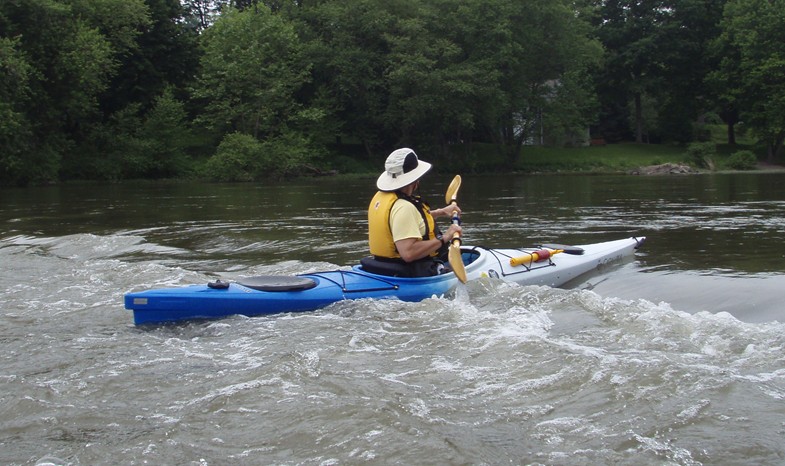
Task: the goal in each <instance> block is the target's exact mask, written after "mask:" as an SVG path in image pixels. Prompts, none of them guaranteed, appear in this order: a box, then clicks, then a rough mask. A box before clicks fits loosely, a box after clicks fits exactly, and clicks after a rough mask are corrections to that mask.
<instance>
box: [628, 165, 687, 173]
mask: <svg viewBox="0 0 785 466" xmlns="http://www.w3.org/2000/svg"><path fill="white" fill-rule="evenodd" d="M692 173H698V171H697V170H695V169H694V168H692V167H690V166H689V165H685V164H682V163H663V164H660V165H649V166H648V167H639V168H636V169H634V170H632V171H630V174H631V175H689V174H692Z"/></svg>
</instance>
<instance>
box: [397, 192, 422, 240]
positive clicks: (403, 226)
mask: <svg viewBox="0 0 785 466" xmlns="http://www.w3.org/2000/svg"><path fill="white" fill-rule="evenodd" d="M390 225H391V226H392V237H393V241H399V240H402V239H406V238H419V239H422V237H423V235H424V234H425V221H424V220H423V218H422V215H420V212H419V211H417V207H415V206H414V204H412V203H411V202H409V201H406V200H404V199H398V200H397V201H395V203H394V204H393V206H392V209H391V210H390Z"/></svg>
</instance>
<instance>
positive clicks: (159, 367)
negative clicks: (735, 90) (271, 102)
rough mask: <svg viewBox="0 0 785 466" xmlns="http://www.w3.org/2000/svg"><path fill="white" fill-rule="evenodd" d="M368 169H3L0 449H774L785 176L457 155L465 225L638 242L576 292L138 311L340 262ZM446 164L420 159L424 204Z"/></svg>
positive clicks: (152, 452) (573, 459)
mask: <svg viewBox="0 0 785 466" xmlns="http://www.w3.org/2000/svg"><path fill="white" fill-rule="evenodd" d="M373 181H374V180H373V179H362V180H348V181H347V180H334V179H318V180H306V181H300V182H295V183H287V184H286V185H281V186H265V185H261V184H233V185H225V184H196V183H138V184H134V183H125V184H117V185H86V186H84V185H80V186H74V185H67V186H59V187H58V186H56V187H44V188H29V189H2V190H0V196H2V199H1V200H0V263H1V264H2V268H1V269H0V309H2V311H1V312H0V329H1V330H0V361H1V362H0V399H1V400H2V404H0V406H1V407H0V409H2V416H0V464H11V465H17V464H19V465H22V464H36V463H39V464H61V465H65V464H178V465H181V464H199V465H224V464H291V465H294V464H298V465H299V464H302V465H332V464H548V465H585V464H620V465H661V464H675V465H698V464H722V465H737V464H738V465H741V464H745V465H746V464H759V465H768V464H771V465H774V464H783V462H785V403H783V398H785V350H784V348H785V323H783V322H785V305H783V298H785V291H783V290H785V278H783V277H785V274H784V273H783V272H785V260H784V258H785V175H782V174H727V175H696V176H685V177H633V176H528V177H512V176H510V177H502V176H499V177H481V176H464V178H463V185H462V186H461V189H460V191H459V196H458V197H459V201H461V205H462V208H463V210H464V227H465V243H468V244H479V245H485V246H499V247H503V246H525V245H531V244H536V243H543V242H560V243H566V244H583V243H591V242H597V241H604V240H611V239H617V238H622V237H627V236H646V237H647V238H648V239H647V241H646V244H645V245H644V247H643V248H642V249H641V251H640V252H639V253H638V254H637V255H636V258H635V260H633V261H629V262H627V263H624V264H621V265H619V266H617V267H615V268H614V269H611V270H605V271H604V272H605V273H603V274H601V275H600V274H596V275H593V276H588V277H585V278H584V279H583V280H580V281H579V282H575V283H572V284H570V286H569V287H568V288H567V289H551V288H545V287H519V286H511V285H505V284H502V283H499V282H494V281H482V282H472V283H469V284H468V285H467V286H465V287H461V288H459V289H458V290H457V291H456V292H455V293H454V294H453V295H450V296H447V297H441V298H433V299H428V300H425V301H423V302H420V303H402V302H395V301H368V300H360V301H353V302H342V303H337V304H335V305H333V306H331V307H328V308H326V309H323V310H320V311H317V312H310V313H301V314H284V315H277V316H268V317H258V318H244V317H232V318H227V319H223V320H219V321H209V322H191V323H186V324H182V325H169V326H158V327H135V326H134V325H133V324H132V317H131V315H130V313H129V312H128V311H126V310H124V309H123V304H122V298H123V294H124V293H127V292H129V291H138V290H143V289H148V288H151V287H162V286H176V285H184V284H190V283H204V282H206V281H211V280H214V279H215V278H216V277H219V278H223V279H230V280H231V279H236V278H240V277H244V276H252V275H263V274H294V273H304V272H313V271H319V270H329V269H334V268H336V267H338V266H346V265H350V264H352V263H354V262H355V261H357V260H358V259H359V258H360V257H361V256H362V255H363V254H364V253H365V249H366V243H365V237H366V230H365V228H366V227H365V210H366V207H367V202H368V200H369V199H370V197H371V196H372V194H373V192H372V190H371V187H372V185H373ZM449 181H450V179H449V178H440V177H437V176H429V177H428V178H427V179H426V180H425V183H424V184H426V185H427V190H426V192H425V194H426V195H427V197H429V198H430V199H431V200H432V201H433V202H432V203H433V204H436V206H441V202H439V199H440V198H443V191H444V189H445V188H446V187H447V185H448V183H449Z"/></svg>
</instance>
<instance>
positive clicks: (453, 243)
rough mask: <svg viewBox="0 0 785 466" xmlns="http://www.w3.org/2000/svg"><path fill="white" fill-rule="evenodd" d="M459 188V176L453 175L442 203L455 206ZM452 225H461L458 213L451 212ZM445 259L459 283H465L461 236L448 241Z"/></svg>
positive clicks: (457, 235)
mask: <svg viewBox="0 0 785 466" xmlns="http://www.w3.org/2000/svg"><path fill="white" fill-rule="evenodd" d="M460 187H461V175H455V178H453V179H452V182H451V183H450V186H448V187H447V192H446V193H445V195H444V201H445V202H446V203H447V204H450V205H452V204H457V201H456V199H457V198H458V189H460ZM452 223H453V224H455V225H458V224H460V223H461V218H460V217H459V216H458V211H457V210H454V211H453V212H452ZM447 259H448V260H449V262H450V267H452V271H453V272H454V273H455V276H456V277H457V278H458V280H460V281H461V283H466V267H465V266H464V265H463V258H462V257H461V235H459V234H458V233H456V234H455V235H454V236H453V237H452V240H450V249H449V251H448V253H447Z"/></svg>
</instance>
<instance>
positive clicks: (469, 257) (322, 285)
mask: <svg viewBox="0 0 785 466" xmlns="http://www.w3.org/2000/svg"><path fill="white" fill-rule="evenodd" d="M644 239H645V238H641V237H638V238H626V239H623V240H616V241H609V242H605V243H596V244H591V245H583V246H580V247H577V248H576V251H577V250H580V252H579V253H578V252H574V251H573V252H569V253H567V252H565V253H557V254H554V255H552V256H551V257H550V258H549V259H548V260H546V261H540V262H531V263H528V264H523V265H517V266H513V265H511V264H510V258H512V257H516V256H520V255H521V254H527V253H530V252H532V251H536V250H537V249H538V248H518V249H486V248H479V247H474V248H472V247H466V246H464V247H463V248H462V249H461V250H462V252H463V258H464V263H465V264H466V274H467V277H468V279H469V280H474V279H478V278H482V277H491V278H500V279H502V280H505V281H508V282H515V283H519V284H523V285H528V284H532V285H547V286H561V285H563V284H564V283H566V282H568V281H570V280H573V279H575V278H576V277H578V276H580V275H582V274H584V273H588V272H591V271H594V270H596V269H598V268H600V267H603V266H605V265H607V264H609V263H612V262H614V261H619V260H622V259H624V258H625V257H628V256H631V255H633V253H634V251H635V250H637V248H638V247H639V246H640V245H641V244H642V243H643V240H644ZM258 278H264V277H258ZM296 278H297V279H298V280H300V281H306V282H310V285H311V286H310V287H309V288H307V289H293V290H276V291H265V290H261V289H256V288H252V287H250V286H246V285H243V284H241V283H242V280H241V281H240V283H229V284H225V285H224V286H223V287H220V288H216V287H211V286H208V285H207V284H204V285H188V286H181V287H175V288H162V289H153V290H146V291H140V292H134V293H128V294H126V295H125V307H126V309H129V310H132V311H133V316H134V323H135V324H137V325H139V324H160V323H167V322H177V321H183V320H191V319H217V318H222V317H227V316H230V315H245V316H258V315H265V314H276V313H282V312H302V311H313V310H316V309H320V308H323V307H325V306H328V305H330V304H332V303H335V302H338V301H343V300H347V299H361V298H370V299H398V300H401V301H421V300H423V299H426V298H430V297H433V296H437V297H438V296H442V295H444V294H445V293H447V292H449V291H450V290H452V289H453V288H455V287H456V286H457V285H458V283H459V282H458V279H457V278H456V277H455V274H453V273H446V274H443V275H437V276H433V277H423V278H400V277H389V276H383V275H376V274H372V273H368V272H366V271H364V270H362V268H361V267H360V266H355V267H353V268H352V269H351V270H333V271H326V272H318V273H310V274H302V275H297V276H296ZM227 285H228V286H227Z"/></svg>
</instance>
